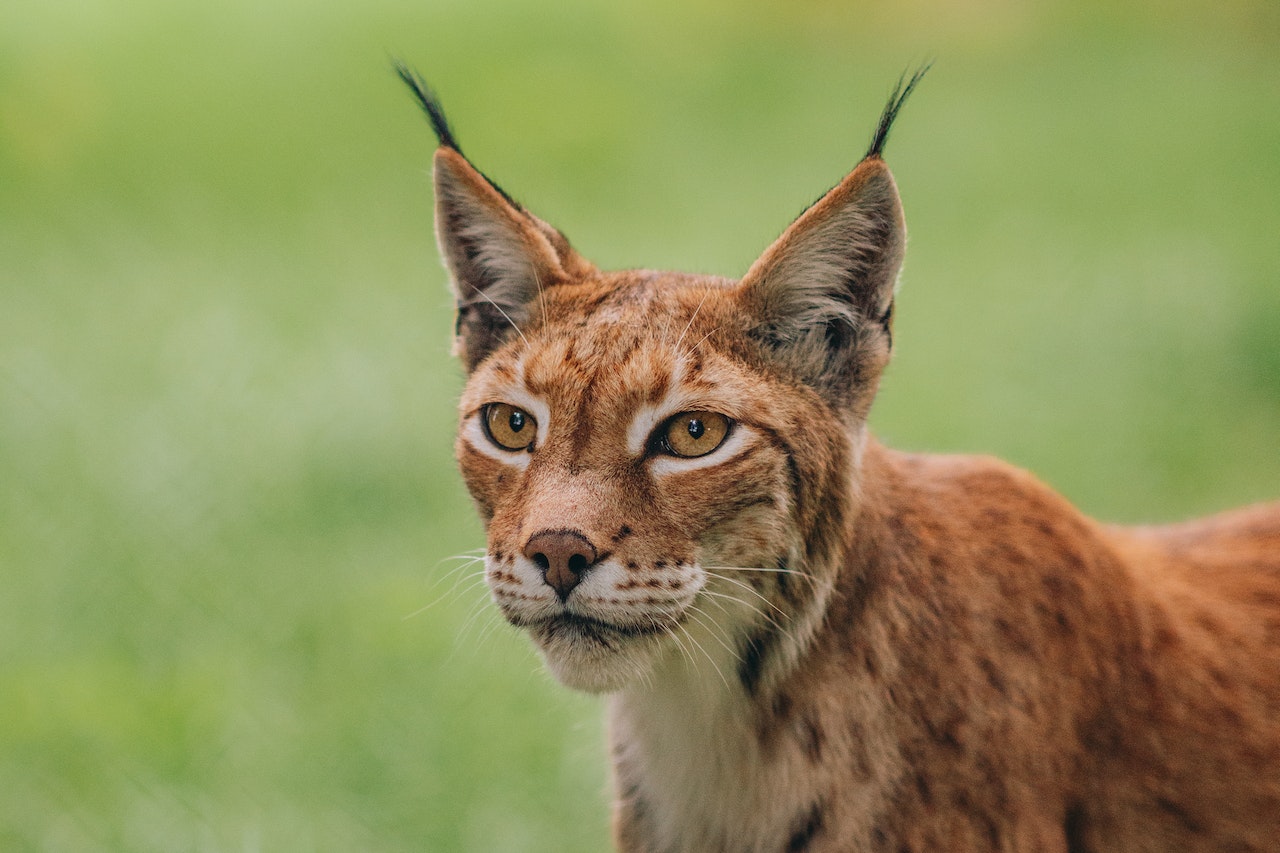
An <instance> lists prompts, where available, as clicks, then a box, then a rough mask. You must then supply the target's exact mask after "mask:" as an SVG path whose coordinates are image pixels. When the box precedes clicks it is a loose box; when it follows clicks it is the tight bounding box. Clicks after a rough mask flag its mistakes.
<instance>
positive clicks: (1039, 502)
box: [400, 66, 1280, 853]
mask: <svg viewBox="0 0 1280 853" xmlns="http://www.w3.org/2000/svg"><path fill="white" fill-rule="evenodd" d="M400 72H401V76H402V77H403V78H404V79H405V81H406V82H407V83H409V84H410V85H411V86H412V88H413V89H414V92H415V93H416V94H417V96H418V98H419V101H420V103H421V105H422V106H423V108H424V110H425V111H426V112H427V114H428V117H429V118H430V119H431V122H432V124H433V126H434V128H435V130H436V132H437V135H438V137H439V139H440V143H441V144H440V147H439V149H438V150H437V151H436V154H435V166H434V176H435V190H436V227H437V235H438V239H439V244H440V249H441V252H442V254H443V256H444V260H445V264H446V266H447V267H448V270H449V273H450V277H451V280H452V286H453V293H454V296H455V297H456V301H457V310H458V315H457V336H456V351H457V354H458V355H459V356H460V357H461V360H462V363H463V365H464V367H465V369H466V372H467V384H466V388H465V391H464V392H463V395H462V401H461V407H460V427H459V432H458V438H457V446H456V449H457V457H458V462H459V465H460V467H461V470H462V474H463V477H464V479H465V481H466V484H467V487H468V489H469V490H470V492H471V494H472V496H473V497H474V499H475V504H476V507H477V508H478V510H479V513H480V515H481V517H482V519H483V521H484V523H485V526H486V530H487V536H488V548H487V556H486V577H487V580H488V584H489V588H490V591H491V593H492V597H493V600H494V601H495V603H496V604H497V606H498V608H499V609H500V610H501V612H502V613H503V615H504V616H505V617H506V619H507V620H509V621H510V622H511V624H512V625H515V626H517V627H518V628H521V629H523V630H524V631H526V632H527V633H528V635H529V637H530V638H531V639H532V641H533V642H534V643H535V644H536V646H537V647H538V649H539V650H540V651H541V654H542V656H543V657H544V659H545V661H546V664H547V666H548V667H549V669H550V670H551V671H552V672H553V673H554V674H555V676H556V677H557V678H558V679H559V680H560V681H562V682H563V683H564V684H566V685H568V686H570V687H573V688H577V689H580V690H587V691H593V692H598V693H603V694H607V695H608V698H607V704H608V713H609V730H610V741H611V753H612V761H613V777H614V784H615V786H616V804H615V815H614V832H615V837H616V842H617V845H618V847H619V849H621V850H625V851H646V853H665V852H666V851H672V853H677V852H678V851H734V852H735V853H737V851H801V850H808V851H881V850H883V851H893V852H894V853H898V851H939V850H957V851H969V850H971V851H991V850H1001V851H1055V852H1056V853H1068V851H1070V853H1084V851H1096V853H1102V851H1174V850H1177V851H1227V850H1231V851H1246V850H1250V851H1264V850H1270V851H1275V850H1278V849H1280V504H1271V505H1265V506H1256V507H1252V508H1248V509H1243V510H1239V511H1236V512H1233V513H1227V514H1224V515H1221V516H1217V517H1214V518H1210V519H1206V520H1203V521H1198V522H1193V523H1189V524H1182V525H1176V526H1169V527H1153V528H1141V529H1137V528H1134V529H1130V528H1119V527H1109V526H1104V525H1101V524H1099V523H1096V522H1094V521H1092V520H1090V519H1089V518H1087V517H1085V516H1083V515H1082V514H1081V513H1079V512H1077V511H1076V510H1075V509H1074V508H1073V507H1072V506H1070V505H1069V504H1068V503H1067V502H1066V501H1065V500H1063V499H1062V498H1061V497H1059V496H1057V495H1056V494H1054V493H1053V492H1052V491H1050V490H1049V489H1047V488H1046V487H1045V486H1043V485H1041V484H1040V483H1039V482H1037V481H1036V480H1035V479H1034V478H1033V477H1031V476H1030V475H1029V474H1027V473H1025V472H1023V471H1020V470H1017V469H1015V468H1012V467H1010V466H1008V465H1005V464H1003V463H1001V462H998V461H996V460H992V459H985V458H972V457H944V456H923V455H908V454H902V453H897V452H894V451H892V450H889V449H887V448H885V447H883V446H881V445H880V444H878V443H877V442H876V441H875V440H874V439H873V438H871V437H870V436H869V435H868V433H867V429H866V418H867V413H868V411H869V409H870V407H871V404H872V400H873V398H874V397H875V394H876V389H877V385H878V382H879V379H880V375H881V372H882V371H883V370H884V368H885V366H886V364H887V363H888V361H889V357H890V353H891V350H892V347H893V337H892V317H893V307H894V292H895V288H896V284H897V275H898V268H899V265H900V264H901V261H902V254H903V248H904V244H905V233H906V231H905V224H904V219H903V213H902V207H901V204H900V202H899V196H898V191H897V187H896V185H895V183H894V179H893V176H892V175H891V173H890V171H889V168H888V166H887V165H886V164H885V162H884V160H883V158H882V152H883V147H884V142H885V139H886V137H887V134H888V131H889V128H890V126H891V124H892V122H893V119H894V117H895V116H896V114H897V111H898V109H899V108H900V107H901V105H902V102H903V100H904V99H905V98H906V96H907V95H908V94H909V93H910V91H911V89H912V88H913V87H914V86H915V84H916V83H917V82H918V80H919V75H916V76H915V77H913V78H912V79H911V80H909V81H907V82H906V83H905V84H900V85H899V88H898V89H897V90H896V91H895V93H894V95H893V97H892V98H891V99H890V101H889V105H888V106H887V107H886V109H885V111H884V113H883V115H882V118H881V121H880V123H879V126H878V128H877V130H876V133H875V135H874V138H873V142H872V145H871V148H870V150H869V151H868V153H867V155H866V156H865V157H864V158H863V159H862V161H861V162H860V163H858V165H857V167H856V168H855V169H854V170H853V171H852V172H851V173H849V175H848V176H847V177H845V178H844V179H843V180H842V181H840V183H839V184H837V185H836V186H835V187H834V188H833V189H832V190H830V191H829V192H827V193H826V194H825V195H824V196H822V198H820V199H819V200H818V201H817V202H815V203H814V204H813V205H812V206H811V207H810V208H809V209H808V210H807V211H805V212H804V213H803V214H802V215H801V216H800V217H799V218H798V219H797V220H795V222H794V223H793V224H792V225H791V226H790V227H789V228H787V229H786V231H785V232H784V233H783V234H782V236H781V237H780V238H779V239H778V240H777V241H776V242H775V243H774V244H773V245H772V246H770V247H769V248H768V249H766V250H765V252H764V254H763V255H762V256H761V257H760V258H759V260H757V261H756V263H755V264H754V265H753V266H752V267H751V268H750V270H749V271H748V272H747V274H746V275H745V276H744V277H743V278H742V279H741V280H728V279H720V278H709V277H705V276H692V275H684V274H679V273H667V272H654V271H649V270H629V271H623V272H607V271H602V270H599V269H597V268H596V267H595V266H593V265H592V264H591V263H590V262H588V261H587V260H585V259H584V258H583V257H582V256H580V255H579V254H578V253H577V252H576V251H575V250H574V249H573V248H572V247H571V246H570V244H569V242H568V240H566V239H565V238H564V236H563V235H562V234H560V233H559V232H558V231H557V230H556V229H554V228H553V227H551V226H550V225H548V224H547V223H545V222H543V221H542V220H541V219H539V218H537V217H536V216H534V215H533V214H532V213H530V212H528V211H527V210H525V209H524V208H523V207H521V206H520V205H519V204H517V203H516V202H515V201H514V200H512V199H511V198H510V197H509V196H507V195H506V194H505V193H504V192H503V191H502V190H501V189H499V188H498V187H497V185H495V184H494V183H493V182H491V181H490V180H488V179H487V178H486V177H485V176H484V175H483V174H482V173H481V172H479V171H478V170H477V169H476V168H475V167H474V166H473V165H472V164H471V163H470V162H469V161H468V160H467V159H466V158H465V157H464V156H463V154H462V152H461V149H460V148H459V145H458V142H457V140H456V137H455V135H454V134H453V132H452V130H451V128H450V127H449V125H448V123H447V121H446V120H445V117H444V113H443V111H442V110H441V108H440V106H439V103H438V101H437V100H436V99H435V98H434V96H433V95H432V94H431V92H430V90H429V89H427V88H426V86H425V85H424V84H423V83H422V82H421V81H420V80H419V79H418V78H417V76H416V75H414V74H413V72H411V71H410V70H409V69H407V68H405V67H403V66H402V67H401V68H400Z"/></svg>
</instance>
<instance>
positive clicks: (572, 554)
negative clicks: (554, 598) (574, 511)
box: [524, 530, 596, 601]
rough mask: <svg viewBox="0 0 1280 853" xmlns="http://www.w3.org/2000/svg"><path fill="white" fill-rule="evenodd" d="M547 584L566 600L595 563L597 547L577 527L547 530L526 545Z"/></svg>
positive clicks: (530, 557)
mask: <svg viewBox="0 0 1280 853" xmlns="http://www.w3.org/2000/svg"><path fill="white" fill-rule="evenodd" d="M524 555H525V556H526V557H528V558H529V559H530V560H533V561H534V562H535V563H537V564H538V568H540V569H542V577H543V579H545V580H546V582H547V585H548V586H550V587H551V588H552V589H554V590H555V591H556V595H558V596H560V600H561V601H564V600H565V599H567V598H568V597H569V593H570V592H572V591H573V588H574V587H575V586H577V585H578V583H579V582H580V581H581V580H582V576H583V575H585V574H586V573H587V569H589V568H591V567H592V566H593V565H594V564H595V562H596V549H595V546H594V545H592V544H591V542H590V541H589V540H588V539H587V537H585V536H583V535H582V534H581V533H578V532H577V531H575V530H544V531H542V532H541V533H538V534H535V535H534V536H533V537H532V538H531V539H530V540H529V541H528V543H527V544H526V545H525V546H524Z"/></svg>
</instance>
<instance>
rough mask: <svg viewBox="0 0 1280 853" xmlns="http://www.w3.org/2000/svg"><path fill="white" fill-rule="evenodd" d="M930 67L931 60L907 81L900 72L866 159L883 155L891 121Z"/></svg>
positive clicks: (904, 73)
mask: <svg viewBox="0 0 1280 853" xmlns="http://www.w3.org/2000/svg"><path fill="white" fill-rule="evenodd" d="M932 67H933V61H932V60H930V61H929V62H926V63H925V64H924V65H921V66H920V68H919V69H917V70H916V72H915V73H914V74H912V75H911V79H910V80H908V79H907V73H906V72H905V71H904V72H902V76H901V77H899V78H898V84H897V85H896V86H894V87H893V92H892V93H891V94H890V95H889V103H887V104H885V105H884V112H882V113H881V114H880V123H879V124H878V125H876V135H875V136H873V137H872V138H871V147H870V148H868V149H867V153H866V155H865V156H866V157H880V156H881V155H882V154H883V152H884V146H885V143H886V142H888V141H889V128H891V127H893V121H894V119H896V118H897V117H898V110H900V109H902V105H903V104H905V103H906V102H907V97H908V96H909V95H910V94H911V91H912V90H913V89H915V87H916V84H917V83H919V82H920V80H921V78H923V77H924V75H925V74H926V73H928V71H929V69H930V68H932ZM864 159H865V158H864Z"/></svg>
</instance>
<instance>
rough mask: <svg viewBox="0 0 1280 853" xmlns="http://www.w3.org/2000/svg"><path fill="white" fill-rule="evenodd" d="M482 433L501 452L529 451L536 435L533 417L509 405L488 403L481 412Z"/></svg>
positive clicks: (535, 424)
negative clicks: (499, 448) (501, 450)
mask: <svg viewBox="0 0 1280 853" xmlns="http://www.w3.org/2000/svg"><path fill="white" fill-rule="evenodd" d="M482 417H483V418H484V432H485V435H487V436H489V440H490V441H492V442H493V443H494V444H496V445H498V446H499V447H501V448H502V449H503V450H529V449H530V448H532V447H533V439H534V437H535V436H537V434H538V423H537V421H535V420H534V419H533V415H531V414H529V413H528V412H526V411H525V410H524V409H518V408H516V407H515V406H512V405H511V404H510V403H490V404H489V405H487V406H485V407H484V411H483V412H482Z"/></svg>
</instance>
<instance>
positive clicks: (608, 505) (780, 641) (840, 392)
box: [399, 66, 923, 692]
mask: <svg viewBox="0 0 1280 853" xmlns="http://www.w3.org/2000/svg"><path fill="white" fill-rule="evenodd" d="M399 70H400V73H401V76H402V78H403V79H404V80H405V81H406V82H407V83H409V84H410V86H411V87H412V88H413V89H414V91H415V93H416V94H417V95H418V97H419V101H420V103H421V105H422V106H423V108H424V109H425V110H426V112H427V114H428V116H429V117H430V118H431V121H432V124H433V126H434V127H435V129H436V132H437V135H438V136H439V138H440V143H441V144H440V147H439V149H438V150H437V151H436V153H435V160H434V180H435V191H436V230H437V237H438V240H439V244H440V249H441V252H442V254H443V256H444V260H445V264H446V266H447V268H448V271H449V273H450V277H451V280H452V287H453V293H454V296H455V297H456V301H457V309H458V315H457V337H456V352H457V354H458V355H459V356H460V357H461V359H462V362H463V364H464V366H465V369H466V371H467V374H468V379H467V384H466V389H465V391H464V392H463V395H462V401H461V407H460V408H461V412H460V414H461V420H460V427H459V432H458V438H457V446H456V450H457V457H458V462H459V465H460V466H461V469H462V474H463V477H464V478H465V480H466V484H467V487H468V489H469V490H470V492H471V494H472V496H473V498H474V499H475V503H476V506H477V507H478V509H479V512H480V514H481V516H482V518H483V520H484V522H485V525H486V528H487V532H488V553H487V556H486V577H487V580H488V583H489V587H490V590H491V592H492V595H493V599H494V601H495V602H496V603H497V605H498V607H499V608H500V609H501V610H502V613H503V614H504V616H505V617H506V618H507V619H508V620H509V621H510V622H511V623H512V624H513V625H516V626H519V627H521V628H523V629H525V630H527V631H528V633H529V635H530V636H531V637H532V638H533V641H534V642H535V643H536V644H537V646H538V648H539V649H540V650H541V652H542V654H543V656H544V658H545V660H546V662H547V665H548V666H549V668H550V669H551V671H552V672H553V673H554V674H555V675H556V676H557V677H558V678H559V679H560V680H561V681H563V682H564V683H565V684H567V685H569V686H572V687H576V688H580V689H584V690H590V691H613V690H618V689H623V688H627V687H628V686H631V685H635V684H637V683H641V682H644V681H646V680H648V679H649V678H650V677H651V676H652V675H654V674H655V673H656V672H658V671H660V670H662V669H663V668H664V667H673V666H675V667H686V668H689V667H692V668H695V669H696V668H698V667H699V666H701V667H705V668H706V672H707V673H708V674H709V678H710V679H711V680H717V679H716V673H719V675H720V679H719V680H723V682H724V684H725V685H730V686H731V687H732V689H735V690H738V689H743V690H746V691H748V692H750V691H753V690H755V689H756V688H757V685H758V683H759V682H760V681H761V680H762V679H764V678H770V677H776V676H774V675H773V674H772V673H774V672H775V671H781V669H784V668H785V665H786V661H787V660H788V659H794V655H795V654H796V653H797V652H798V650H799V649H800V648H801V647H802V646H803V644H804V642H806V640H807V638H808V636H809V634H810V633H811V631H812V630H813V628H814V627H815V626H816V624H817V622H818V621H819V620H820V619H821V614H822V612H823V608H824V607H825V604H826V600H827V597H828V595H829V593H830V590H831V587H832V583H833V581H834V576H835V572H836V567H837V564H838V562H839V560H840V558H841V557H842V555H843V551H844V549H845V548H846V547H847V543H848V542H849V540H850V537H851V536H852V535H853V531H852V530H851V529H850V526H851V518H852V508H853V504H854V501H855V495H856V491H857V478H858V460H859V449H860V446H861V441H862V438H863V433H864V424H865V420H866V416H867V412H868V409H869V407H870V405H871V401H872V398H873V397H874V395H875V391H876V386H877V384H878V381H879V377H880V374H881V371H882V370H883V368H884V366H885V364H886V363H887V362H888V359H889V353H890V348H891V331H890V328H891V318H892V313H893V297H894V288H895V284H896V279H897V274H898V268H899V265H900V263H901V259H902V252H903V245H904V241H905V227H904V224H903V217H902V209H901V206H900V203H899V200H898V192H897V189H896V187H895V185H894V181H893V177H892V176H891V174H890V172H889V168H888V167H887V166H886V165H885V163H884V161H883V160H882V159H881V157H880V152H881V149H882V146H883V144H884V140H885V137H886V135H887V132H888V129H889V126H890V124H891V122H892V120H893V118H894V116H895V114H896V113H897V110H898V108H899V107H900V106H901V104H902V101H903V100H904V99H905V97H906V96H907V94H909V93H910V91H911V88H912V87H913V86H914V85H915V83H916V82H917V81H918V79H919V77H920V74H917V75H916V76H915V77H913V78H912V79H911V80H910V81H909V82H908V83H907V85H906V86H905V87H903V86H902V85H901V83H900V85H899V87H898V89H896V90H895V92H894V94H893V97H892V98H891V99H890V102H889V105H888V106H887V107H886V109H885V112H884V114H883V116H882V118H881V122H880V126H879V128H878V130H877V132H876V135H875V138H874V140H873V143H872V146H871V149H870V151H869V152H868V154H867V155H866V157H865V158H864V159H863V160H862V161H861V162H860V163H859V164H858V166H857V167H856V168H855V169H854V170H853V172H851V173H850V174H849V175H848V176H847V177H845V178H844V179H843V180H842V181H841V182H840V183H839V184H837V185H836V186H835V187H834V188H833V189H832V190H830V191H829V192H827V193H826V194H825V195H824V196H822V197H821V198H820V199H819V200H818V201H816V202H815V203H814V204H813V205H812V206H810V207H809V209H808V210H806V211H805V212H804V213H803V214H802V215H801V216H800V217H799V218H798V219H797V220H796V221H795V222H794V223H792V225H791V226H790V227H789V228H787V229H786V231H785V232H784V233H783V235H782V236H781V237H780V238H779V239H778V240H777V241H776V242H775V243H774V244H773V245H772V246H770V247H769V248H768V249H767V250H766V251H765V253H764V254H763V255H762V256H761V257H760V258H759V260H757V261H756V262H755V264H754V265H752V266H751V268H750V269H749V270H748V271H747V273H746V275H745V276H744V277H743V278H742V279H741V280H740V281H733V280H729V279H720V278H710V277H705V276H692V275H683V274H679V273H667V272H653V271H649V270H629V271H624V272H605V271H601V270H598V269H596V267H595V266H593V265H592V264H591V263H589V262H588V261H586V260H585V259H584V258H582V257H581V256H580V255H579V254H578V253H577V252H576V251H575V250H574V249H573V248H572V247H571V246H570V245H569V242H568V240H566V239H565V238H564V236H563V235H562V234H560V233H559V232H558V231H557V230H556V229H554V228H552V227H551V226H549V225H547V224H546V223H545V222H543V221H542V220H541V219H539V218H537V217H536V216H534V215H533V214H531V213H529V212H528V211H526V210H525V209H524V208H523V207H521V206H520V205H519V204H517V203H516V202H515V201H513V200H512V199H511V198H510V197H509V196H507V195H506V194H505V193H504V192H503V191H502V190H501V189H499V188H498V187H497V186H496V185H495V184H494V183H492V182H491V181H489V180H488V179H487V178H486V177H485V176H484V175H483V174H481V173H480V172H479V171H478V170H477V169H476V168H474V167H473V166H472V165H471V163H470V162H469V161H468V160H467V159H466V158H465V157H464V156H463V155H462V152H461V150H460V149H459V147H458V144H457V142H456V141H455V139H454V136H453V133H452V132H451V130H450V128H449V126H448V124H447V123H446V121H445V119H444V115H443V112H442V111H441V110H440V107H439V105H438V102H437V101H436V100H435V98H434V96H433V95H432V94H431V92H430V90H428V89H427V88H426V87H425V85H423V84H422V82H421V81H420V80H419V79H418V78H417V77H416V75H414V74H413V72H411V71H409V70H408V69H407V68H405V67H403V66H401V67H400V69H399ZM921 73H923V72H921ZM718 661H719V662H722V663H718ZM708 664H709V665H708Z"/></svg>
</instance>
